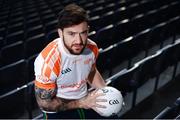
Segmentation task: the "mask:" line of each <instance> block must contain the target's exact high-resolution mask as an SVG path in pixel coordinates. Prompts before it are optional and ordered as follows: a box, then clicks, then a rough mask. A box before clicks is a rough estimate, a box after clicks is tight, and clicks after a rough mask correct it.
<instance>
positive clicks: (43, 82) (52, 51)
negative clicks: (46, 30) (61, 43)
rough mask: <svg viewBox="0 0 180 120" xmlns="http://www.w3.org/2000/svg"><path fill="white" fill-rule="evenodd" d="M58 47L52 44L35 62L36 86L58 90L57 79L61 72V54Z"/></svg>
mask: <svg viewBox="0 0 180 120" xmlns="http://www.w3.org/2000/svg"><path fill="white" fill-rule="evenodd" d="M56 47H57V45H56V44H53V43H51V44H50V45H48V46H47V47H46V48H45V49H44V50H43V51H42V52H41V53H40V54H39V55H38V57H37V58H36V60H35V62H34V72H35V86H36V87H39V88H43V89H53V88H56V79H57V77H58V75H59V72H60V54H59V52H58V50H57V49H56Z"/></svg>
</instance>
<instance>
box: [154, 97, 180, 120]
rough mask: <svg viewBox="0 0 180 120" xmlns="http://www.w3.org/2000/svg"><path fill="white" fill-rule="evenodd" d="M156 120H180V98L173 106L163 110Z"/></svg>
mask: <svg viewBox="0 0 180 120" xmlns="http://www.w3.org/2000/svg"><path fill="white" fill-rule="evenodd" d="M154 119H175V120H178V119H180V97H179V98H177V99H176V101H175V102H174V103H173V105H171V106H167V107H166V108H165V109H163V110H162V111H161V112H160V113H159V114H158V115H157V116H156V117H155V118H154Z"/></svg>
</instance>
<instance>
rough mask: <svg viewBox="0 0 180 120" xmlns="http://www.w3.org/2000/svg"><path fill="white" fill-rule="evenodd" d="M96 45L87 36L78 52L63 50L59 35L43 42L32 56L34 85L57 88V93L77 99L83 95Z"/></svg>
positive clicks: (93, 62)
mask: <svg viewBox="0 0 180 120" xmlns="http://www.w3.org/2000/svg"><path fill="white" fill-rule="evenodd" d="M97 56H98V48H97V46H96V44H95V43H94V42H93V41H91V40H89V39H88V42H87V46H86V48H85V49H84V51H83V53H82V54H80V55H72V54H69V53H67V52H66V51H65V50H64V44H63V41H62V39H61V38H57V39H55V40H54V41H52V42H51V43H49V44H48V45H47V47H46V48H44V49H43V50H42V52H41V53H40V54H39V55H38V57H37V58H36V60H35V63H34V65H35V68H34V69H35V70H34V71H35V76H36V80H35V85H36V86H37V87H40V88H43V89H51V88H57V94H56V96H57V97H61V98H65V99H79V98H82V97H84V96H85V95H87V80H88V75H89V73H90V71H91V69H92V67H95V62H96V58H97Z"/></svg>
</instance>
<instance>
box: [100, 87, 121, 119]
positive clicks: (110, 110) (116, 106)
mask: <svg viewBox="0 0 180 120" xmlns="http://www.w3.org/2000/svg"><path fill="white" fill-rule="evenodd" d="M97 92H98V93H104V94H105V95H104V96H99V97H98V98H102V99H106V100H107V102H97V103H98V104H101V105H105V106H106V108H98V107H97V109H98V111H100V112H99V114H100V115H101V116H104V117H109V116H112V115H116V114H118V113H119V112H120V110H121V108H122V105H123V97H122V94H121V92H120V91H119V90H117V89H116V88H114V87H110V86H106V87H104V88H101V89H99V90H98V91H97ZM98 111H97V112H98Z"/></svg>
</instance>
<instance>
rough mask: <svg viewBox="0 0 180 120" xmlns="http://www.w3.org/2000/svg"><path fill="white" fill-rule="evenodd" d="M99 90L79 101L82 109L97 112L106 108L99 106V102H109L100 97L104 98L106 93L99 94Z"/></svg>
mask: <svg viewBox="0 0 180 120" xmlns="http://www.w3.org/2000/svg"><path fill="white" fill-rule="evenodd" d="M97 90H98V89H97ZM97 90H94V91H92V92H90V93H89V94H88V95H87V96H85V97H84V98H82V99H80V100H79V104H80V108H84V109H93V110H95V111H98V110H97V107H99V108H106V106H104V105H100V104H97V102H107V100H106V99H100V98H98V97H99V96H104V95H105V94H104V93H97Z"/></svg>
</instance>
